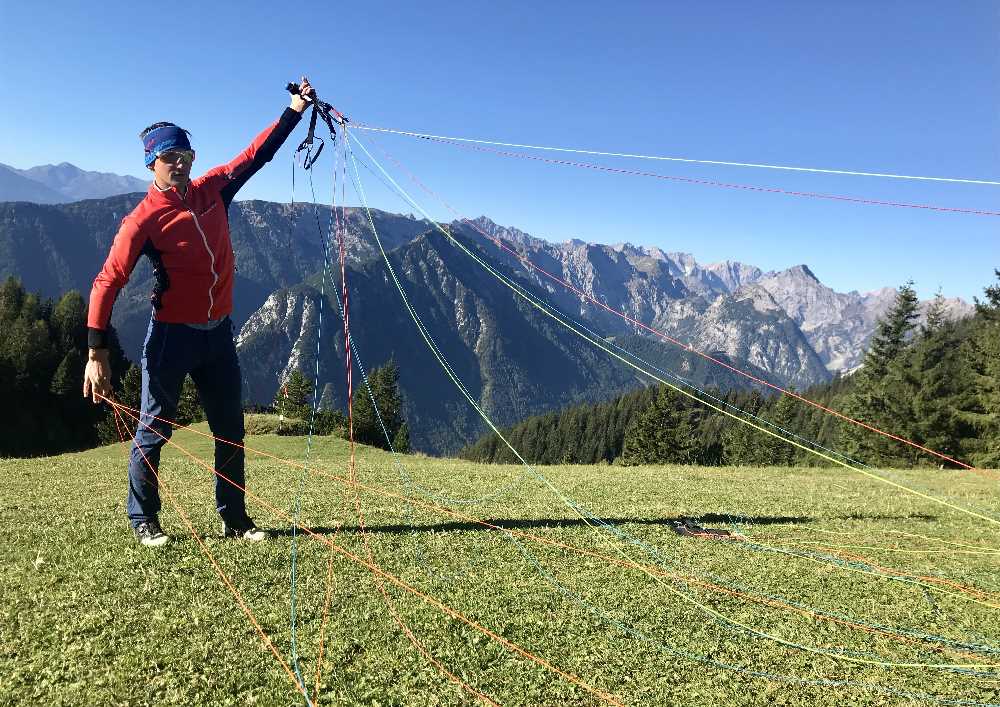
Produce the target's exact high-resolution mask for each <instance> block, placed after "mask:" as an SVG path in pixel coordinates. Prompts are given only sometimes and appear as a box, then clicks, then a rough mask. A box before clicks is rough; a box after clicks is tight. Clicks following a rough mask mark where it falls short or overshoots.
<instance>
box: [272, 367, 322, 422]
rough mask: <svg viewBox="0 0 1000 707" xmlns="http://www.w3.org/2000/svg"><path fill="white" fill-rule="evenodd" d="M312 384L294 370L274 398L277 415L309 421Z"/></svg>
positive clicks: (300, 372) (299, 372) (298, 371)
mask: <svg viewBox="0 0 1000 707" xmlns="http://www.w3.org/2000/svg"><path fill="white" fill-rule="evenodd" d="M312 394H313V385H312V382H311V381H309V380H307V379H306V377H305V376H304V375H303V374H302V371H300V370H298V369H295V370H293V371H292V373H291V375H289V376H288V380H286V381H285V383H284V385H281V386H279V387H278V392H277V393H275V396H274V409H275V410H277V411H278V414H279V415H284V416H285V417H289V418H297V419H299V420H306V421H307V422H308V421H309V419H310V417H311V416H312Z"/></svg>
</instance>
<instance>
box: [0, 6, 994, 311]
mask: <svg viewBox="0 0 1000 707" xmlns="http://www.w3.org/2000/svg"><path fill="white" fill-rule="evenodd" d="M0 3H2V4H0V47H2V52H0V54H2V55H0V92H2V96H0V123H2V125H3V130H2V131H0V162H3V163H6V164H10V165H13V166H15V167H20V168H25V167H30V166H34V165H37V164H45V163H54V162H61V161H68V162H72V163H73V164H75V165H77V166H79V167H82V168H84V169H88V170H100V171H111V172H117V173H127V174H133V175H136V176H144V175H146V174H147V173H146V172H145V171H144V170H143V168H142V164H141V148H140V145H139V141H138V139H137V133H138V132H139V131H140V130H141V129H142V128H143V127H144V126H145V125H147V124H149V123H151V122H154V121H156V120H172V121H174V122H177V123H179V124H180V125H182V126H184V127H186V128H188V129H189V130H191V131H192V133H193V135H194V141H195V146H196V148H197V150H198V161H197V163H196V164H195V171H196V173H197V172H198V171H199V169H207V168H209V167H211V166H213V165H214V164H217V163H219V162H222V161H225V160H227V159H229V158H230V157H231V156H232V155H233V154H235V153H236V152H237V151H238V150H239V149H241V148H242V147H243V146H244V145H245V144H246V143H247V142H248V141H249V139H250V138H251V137H252V136H253V135H254V134H256V132H258V131H259V130H260V129H262V128H263V127H264V126H265V125H266V124H267V123H268V122H269V121H271V120H273V119H274V118H275V117H276V116H277V115H278V114H279V113H280V111H281V109H282V107H283V106H284V105H285V104H286V103H287V96H286V94H284V93H283V90H282V87H283V86H284V84H285V83H286V82H287V81H288V80H292V79H297V77H298V76H299V75H301V74H303V73H305V74H307V75H308V76H309V77H310V78H311V79H312V81H313V83H314V84H315V85H316V87H317V89H318V90H319V91H320V94H321V96H322V97H324V98H325V99H326V100H329V101H330V102H332V103H333V104H334V105H336V106H338V107H339V108H340V109H341V110H343V111H344V112H345V113H347V114H348V115H349V116H351V117H352V118H353V119H355V120H357V121H360V122H364V123H368V124H371V125H381V126H389V127H395V128H404V129H412V130H417V131H426V132H433V133H439V134H446V135H458V136H469V137H483V138H495V139H499V140H507V141H512V142H527V143H534V144H548V145H559V146H571V147H587V148H594V149H602V150H612V151H626V152H642V153H648V154H662V155H681V156H690V157H697V158H707V159H720V160H734V161H749V162H770V163H778V164H793V165H808V166H820V167H837V168H846V169H855V170H865V171H885V172H898V173H904V174H926V175H940V176H956V177H971V178H985V179H994V180H995V179H1000V100H998V95H997V86H998V82H1000V41H998V37H1000V2H996V1H994V0H989V1H982V2H972V1H970V2H957V3H945V4H942V3H940V2H919V1H916V0H905V1H899V2H872V1H868V0H864V1H862V0H844V1H842V2H819V1H818V0H817V1H815V2H797V1H792V0H789V1H787V2H752V3H747V2H736V1H732V2H711V1H706V2H701V3H690V2H684V3H681V2H642V3H636V2H617V3H608V2H534V3H495V2H488V3H487V2H461V3H459V2H454V3H447V2H433V1H428V2H421V3H382V2H365V3H327V2H312V1H300V2H289V3H274V2H267V3H263V2H242V3H223V2H218V3H205V4H199V5H184V4H181V5H177V4H173V5H171V4H164V3H161V4H157V5H155V6H150V9H151V10H152V9H153V8H154V7H155V10H156V12H155V13H154V12H152V11H150V12H144V11H143V6H142V5H141V4H140V5H137V4H135V3H118V2H106V3H82V2H80V3H67V2H60V1H55V2H46V3H41V4H40V5H41V7H36V8H32V7H30V6H29V4H28V3H23V2H15V1H14V0H0ZM171 8H174V9H173V10H172V9H171ZM303 135H304V127H300V128H299V131H298V132H296V133H295V134H294V135H293V136H292V138H291V139H290V140H289V143H288V145H286V147H285V148H284V149H283V150H282V152H281V153H279V155H278V157H277V158H276V159H275V162H274V163H272V165H270V166H269V167H268V168H267V169H266V170H265V171H264V172H262V173H261V174H260V175H258V176H257V177H255V179H254V180H253V181H251V182H250V184H249V185H248V186H247V187H246V188H245V189H244V192H243V193H242V194H241V197H242V198H246V197H256V198H264V199H271V200H276V201H288V200H289V198H290V169H291V167H290V165H291V157H290V155H291V151H292V149H293V147H294V144H297V142H298V141H299V140H300V139H301V138H302V137H303ZM361 137H363V138H365V137H366V136H365V135H361ZM378 141H379V144H381V145H382V146H383V147H384V148H385V149H386V150H388V151H389V152H390V153H392V154H393V155H394V156H396V157H397V158H398V159H399V160H401V161H402V162H403V163H404V164H406V165H407V166H408V167H409V168H410V169H412V170H413V171H414V172H415V173H416V174H418V175H419V176H420V178H421V179H422V180H423V181H424V182H426V183H427V184H428V185H429V186H431V187H432V188H433V189H434V190H436V191H437V192H439V193H440V194H442V195H443V196H445V197H446V198H447V200H448V201H449V202H450V203H451V204H452V205H454V206H455V207H456V208H458V209H459V210H460V211H461V212H462V213H463V214H464V215H467V216H477V215H480V214H486V215H488V216H490V217H491V218H492V219H493V220H495V221H497V222H498V223H502V224H505V225H512V226H517V227H519V228H522V229H523V230H526V231H528V232H530V233H532V234H535V235H538V236H541V237H545V238H548V239H550V240H556V241H559V240H565V239H567V238H580V239H583V240H588V241H597V242H606V243H612V242H617V241H621V240H628V241H631V242H633V243H641V244H646V245H657V246H660V247H661V248H664V249H667V250H683V251H689V252H691V253H694V254H695V256H696V257H697V258H698V259H699V261H701V262H712V261H716V260H723V259H726V258H731V259H736V260H742V261H745V262H749V263H753V264H756V265H759V266H761V267H764V268H768V269H781V268H785V267H789V266H792V265H795V264H797V263H807V264H808V265H809V266H810V267H811V268H812V269H813V270H814V272H816V274H817V275H818V276H819V277H820V279H821V280H823V281H824V282H826V283H827V284H829V285H831V286H833V287H835V288H836V289H838V290H842V291H844V290H851V289H858V290H861V291H865V290H871V289H875V288H877V287H881V286H886V285H892V286H894V285H898V284H899V283H901V282H902V281H904V280H906V279H907V278H913V279H914V280H916V282H917V286H918V290H919V291H920V293H921V295H922V296H929V295H930V294H932V293H933V292H934V291H935V290H936V289H937V288H938V287H941V288H943V290H944V292H945V294H948V295H960V296H963V297H965V298H967V299H971V297H972V296H973V295H976V294H980V293H981V292H982V288H983V286H985V285H987V284H989V283H990V282H991V281H992V280H993V268H994V267H1000V218H997V217H984V216H970V215H960V214H942V213H933V212H927V211H918V210H906V209H895V208H885V207H876V206H860V205H850V204H841V203H833V202H826V201H814V200H808V199H797V198H791V197H784V196H777V195H765V194H756V193H741V192H734V191H730V190H724V189H715V188H710V187H703V186H692V185H683V184H676V183H669V182H661V181H658V180H650V179H641V178H638V177H626V176H612V175H606V174H599V173H591V172H588V171H585V170H578V169H573V168H566V167H555V166H546V165H540V164H534V163H528V162H523V161H519V160H510V159H504V158H501V157H496V156H493V155H482V154H470V153H468V152H466V151H463V150H458V149H456V148H453V147H448V146H442V145H436V144H428V143H425V142H422V141H415V140H413V139H411V138H404V137H380V138H378ZM376 154H379V153H376ZM603 161H604V162H605V163H607V164H614V165H619V166H626V167H633V168H637V169H650V170H652V171H658V172H662V173H664V174H673V175H679V176H688V177H697V178H705V179H716V180H721V181H731V182H739V183H744V184H756V185H763V186H775V187H780V188H785V189H793V190H802V191H818V192H831V193H837V194H846V195H852V196H861V197H869V198H875V199H888V200H898V201H907V202H917V203H931V204H940V205H946V206H959V207H970V208H980V209H989V210H1000V187H990V186H969V185H947V184H934V183H909V182H890V181H887V180H880V179H873V178H860V177H834V176H824V177H820V176H814V175H804V174H783V173H775V172H767V171H757V170H747V169H736V168H718V167H705V166H693V165H692V166H685V165H678V164H665V163H648V162H646V163H642V162H639V163H636V162H626V161H623V160H609V159H608V160H603ZM387 166H389V165H387ZM331 167H332V159H331V157H328V156H326V155H324V157H323V160H322V161H321V163H320V168H321V169H325V170H329V169H330V168H331ZM400 179H401V180H404V183H405V184H407V186H411V184H410V183H409V182H408V180H407V177H406V176H405V175H403V174H401V175H400ZM369 182H371V180H369ZM328 183H329V182H328V180H327V181H325V182H324V181H323V180H320V182H319V184H320V199H322V200H326V199H327V198H328V197H327V196H325V194H326V193H327V191H328V188H329V187H328V186H326V185H327V184H328ZM300 185H301V182H300ZM371 189H372V198H373V201H374V205H376V206H378V207H380V208H384V209H387V210H391V211H400V212H408V211H410V209H409V208H408V207H406V206H405V205H403V204H402V203H400V202H398V201H396V200H394V199H393V198H392V197H390V196H389V195H388V194H387V193H385V192H384V191H383V190H380V189H377V188H376V187H375V185H374V184H372V185H371ZM415 192H416V190H415ZM303 196H304V194H303V193H302V192H301V191H300V192H299V194H298V195H297V198H299V199H301V198H302V197H303ZM421 200H422V201H424V202H425V204H426V206H427V208H428V209H429V211H430V213H431V214H432V215H434V216H435V217H437V218H442V219H448V220H450V218H451V215H450V214H449V213H448V212H447V211H446V210H445V209H444V208H443V207H441V206H440V205H439V204H437V203H434V202H433V201H431V200H430V199H429V198H425V197H423V196H422V195H421ZM349 201H356V200H355V199H353V197H352V198H351V199H349Z"/></svg>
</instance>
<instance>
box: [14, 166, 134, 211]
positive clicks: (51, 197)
mask: <svg viewBox="0 0 1000 707" xmlns="http://www.w3.org/2000/svg"><path fill="white" fill-rule="evenodd" d="M149 182H150V180H149V179H138V178H136V177H129V176H123V175H120V174H112V173H110V172H88V171H86V170H82V169H80V168H79V167H76V166H74V165H71V164H70V163H69V162H62V163H60V164H46V165H40V166H38V167H31V168H29V169H17V168H15V167H11V166H9V165H5V164H0V201H31V202H34V203H36V204H65V203H69V202H72V201H80V200H81V199H103V198H104V197H107V196H116V195H118V194H129V193H133V192H145V191H146V189H147V188H148V187H149Z"/></svg>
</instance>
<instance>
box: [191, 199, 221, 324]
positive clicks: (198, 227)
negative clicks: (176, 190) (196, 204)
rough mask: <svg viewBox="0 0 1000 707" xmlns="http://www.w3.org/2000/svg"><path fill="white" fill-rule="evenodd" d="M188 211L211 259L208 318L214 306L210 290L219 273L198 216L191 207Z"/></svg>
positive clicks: (212, 288) (210, 316)
mask: <svg viewBox="0 0 1000 707" xmlns="http://www.w3.org/2000/svg"><path fill="white" fill-rule="evenodd" d="M188 213H189V214H191V218H193V219H194V225H195V228H197V229H198V233H200V234H201V242H202V243H204V244H205V250H207V251H208V257H209V258H211V260H212V266H211V267H212V285H211V287H209V288H208V318H209V319H211V318H212V307H214V306H215V297H214V296H213V295H212V290H214V289H215V284H216V283H217V282H218V281H219V273H217V272H215V254H214V253H212V249H211V248H209V247H208V238H206V237H205V232H204V231H203V230H201V224H200V223H198V217H197V216H196V215H195V213H194V210H193V209H188Z"/></svg>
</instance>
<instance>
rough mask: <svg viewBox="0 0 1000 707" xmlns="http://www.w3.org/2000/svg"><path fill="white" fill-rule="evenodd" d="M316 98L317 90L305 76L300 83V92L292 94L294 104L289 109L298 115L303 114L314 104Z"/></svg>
mask: <svg viewBox="0 0 1000 707" xmlns="http://www.w3.org/2000/svg"><path fill="white" fill-rule="evenodd" d="M315 98H316V89H314V88H313V87H312V86H311V85H310V83H309V79H307V78H306V77H305V76H303V77H302V81H301V82H300V83H299V92H298V93H293V94H292V103H291V105H290V106H289V108H291V109H292V110H293V111H295V112H296V113H301V112H302V111H304V110H305V109H306V108H308V107H309V106H310V105H311V104H312V102H313V100H314V99H315Z"/></svg>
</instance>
